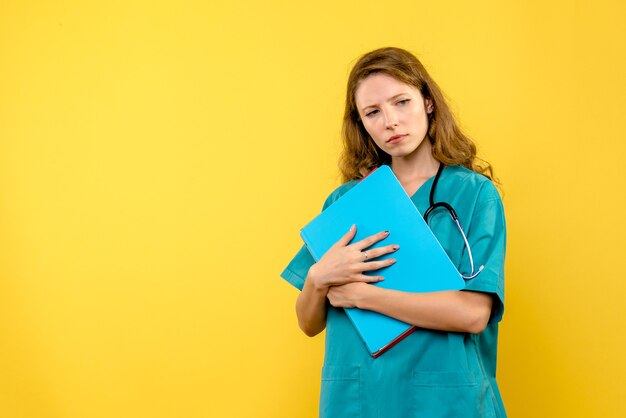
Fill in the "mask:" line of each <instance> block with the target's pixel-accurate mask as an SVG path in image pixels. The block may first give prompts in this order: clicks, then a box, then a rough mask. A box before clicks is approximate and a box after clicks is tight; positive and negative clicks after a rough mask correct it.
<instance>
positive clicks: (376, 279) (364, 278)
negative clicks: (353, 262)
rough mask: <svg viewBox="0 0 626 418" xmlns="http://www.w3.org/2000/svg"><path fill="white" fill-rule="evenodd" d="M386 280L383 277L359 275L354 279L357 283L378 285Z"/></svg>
mask: <svg viewBox="0 0 626 418" xmlns="http://www.w3.org/2000/svg"><path fill="white" fill-rule="evenodd" d="M383 280H385V278H384V277H383V276H368V275H367V274H359V275H358V276H355V277H354V281H355V282H363V283H376V282H382V281H383Z"/></svg>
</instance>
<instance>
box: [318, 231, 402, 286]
mask: <svg viewBox="0 0 626 418" xmlns="http://www.w3.org/2000/svg"><path fill="white" fill-rule="evenodd" d="M355 235H356V226H355V225H352V227H351V228H350V230H349V231H348V233H346V234H345V235H344V236H343V237H341V239H339V241H337V242H336V243H335V244H334V245H333V246H332V247H330V249H329V250H328V251H327V252H326V254H324V256H323V257H322V258H321V259H320V260H319V261H318V262H317V263H315V264H314V265H313V266H311V268H310V269H309V274H308V280H311V281H312V284H313V285H314V286H315V288H317V289H320V290H328V288H329V287H331V286H340V285H343V284H346V283H352V282H365V283H373V282H379V281H381V280H383V278H382V276H369V275H366V274H363V273H364V272H366V271H373V270H379V269H381V268H383V267H387V266H390V265H392V264H393V263H395V262H396V260H395V258H388V259H386V260H380V261H370V260H375V259H376V258H378V257H380V256H383V255H385V254H390V253H393V252H395V251H397V250H398V249H399V248H400V247H399V246H398V245H393V244H392V245H386V246H383V247H378V248H372V249H371V250H367V249H368V248H369V247H371V246H372V245H374V244H376V243H377V242H379V241H382V240H383V239H385V238H387V237H388V236H389V232H388V231H384V232H379V233H377V234H374V235H371V236H369V237H367V238H364V239H362V240H361V241H357V242H355V243H353V244H350V241H352V239H353V238H354V236H355ZM364 250H366V251H364Z"/></svg>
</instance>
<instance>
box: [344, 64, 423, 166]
mask: <svg viewBox="0 0 626 418" xmlns="http://www.w3.org/2000/svg"><path fill="white" fill-rule="evenodd" d="M354 96H355V97H354V98H355V102H356V106H357V110H358V112H359V116H360V117H361V121H362V122H363V126H364V127H365V129H366V130H367V132H368V133H369V134H370V136H371V137H372V139H373V140H374V142H375V143H376V145H378V147H379V148H380V149H381V150H383V151H384V152H386V153H387V154H389V155H390V156H391V157H392V158H394V157H407V156H410V155H412V154H414V153H416V152H418V150H419V149H420V147H425V146H428V147H429V146H430V142H429V141H428V140H425V138H426V132H427V131H428V113H430V112H431V111H432V100H431V99H424V98H423V97H422V94H421V93H420V92H419V90H417V89H416V88H415V87H413V86H410V85H408V84H404V83H403V82H401V81H398V80H396V79H395V78H393V77H391V76H388V75H386V74H382V73H377V74H373V75H371V76H369V77H367V78H365V79H364V80H362V81H361V82H360V84H359V86H358V88H357V89H356V93H355V95H354Z"/></svg>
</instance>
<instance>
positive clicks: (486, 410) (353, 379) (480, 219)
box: [281, 166, 506, 418]
mask: <svg viewBox="0 0 626 418" xmlns="http://www.w3.org/2000/svg"><path fill="white" fill-rule="evenodd" d="M432 183H433V177H431V178H430V179H428V180H427V181H426V182H425V183H424V184H422V185H421V186H420V187H419V188H418V189H417V191H416V192H415V193H414V194H413V195H412V196H411V200H412V201H413V203H414V204H415V206H416V207H417V209H418V210H419V211H420V213H422V214H423V213H424V212H425V211H426V209H427V208H428V206H429V193H430V187H431V185H432ZM356 184H357V182H356V181H351V182H348V183H345V184H343V185H342V186H340V187H339V188H337V189H336V190H335V191H334V192H333V193H331V195H330V196H329V197H328V199H327V200H326V202H325V203H324V209H325V208H326V207H328V206H330V205H331V204H332V203H333V202H334V201H336V200H337V199H339V198H340V197H341V196H342V195H343V194H344V193H346V192H347V191H348V190H350V189H351V188H352V187H354V186H355V185H356ZM435 200H437V201H440V200H442V201H446V202H447V203H449V204H450V205H452V207H454V209H455V210H456V212H457V214H458V216H459V220H460V222H461V225H462V226H463V228H464V231H465V233H466V234H467V236H468V240H469V242H470V245H471V247H472V251H473V252H474V259H475V262H476V263H478V264H479V265H480V264H482V265H484V266H485V268H484V270H483V271H482V272H481V274H479V275H478V277H476V278H475V279H472V280H470V281H468V282H466V288H465V290H469V291H479V292H486V293H490V294H492V295H493V298H494V304H493V310H492V315H491V318H490V321H489V324H488V325H487V328H486V329H485V330H484V331H483V332H482V333H481V334H467V333H454V332H444V331H434V330H427V329H418V330H417V331H415V332H414V333H412V334H411V335H409V336H408V337H407V338H405V339H404V340H403V341H401V342H400V343H399V344H398V345H396V346H395V347H393V348H392V349H391V350H389V351H388V352H386V353H385V354H383V355H382V356H380V357H379V358H376V359H374V358H372V357H371V356H370V355H369V352H368V351H367V349H366V348H365V345H364V344H363V342H362V341H361V339H360V338H359V335H358V334H357V332H356V331H355V329H354V327H353V326H352V323H351V322H350V320H349V319H348V317H347V316H346V314H345V313H344V311H343V309H337V308H334V307H332V306H330V305H329V306H328V314H327V319H326V344H325V355H324V364H323V367H322V389H321V397H320V417H325V418H326V417H328V418H331V417H333V418H334V417H337V418H339V417H341V418H350V417H361V418H370V417H385V418H394V417H407V418H411V417H427V418H433V417H457V416H458V417H505V416H506V413H505V411H504V406H503V404H502V400H501V397H500V393H499V390H498V386H497V383H496V380H495V372H496V367H495V366H496V356H497V336H498V322H499V321H500V320H501V318H502V313H503V309H504V255H505V244H506V230H505V219H504V210H503V207H502V202H501V200H500V196H499V194H498V192H497V190H496V188H495V187H494V186H493V184H492V183H491V181H489V180H488V179H487V178H486V177H484V176H482V175H479V174H477V173H474V172H473V171H470V170H468V169H465V168H463V167H458V166H450V167H446V169H445V170H444V171H443V173H442V175H441V178H440V180H439V183H438V185H437V190H436V195H435ZM430 226H431V229H432V230H433V233H434V234H435V236H436V237H437V239H438V240H439V242H440V243H441V244H442V246H443V248H444V249H445V250H446V252H447V253H448V256H449V257H450V259H451V260H452V261H453V263H454V264H455V265H456V266H457V268H458V269H459V271H468V266H469V261H468V258H467V254H466V252H465V250H464V245H463V244H464V243H463V238H462V237H461V235H460V234H459V231H458V229H457V228H456V226H455V225H454V224H453V223H452V221H451V220H450V217H449V215H448V214H447V212H441V213H433V214H432V216H431V219H430ZM314 263H315V261H314V259H313V257H312V256H311V255H310V253H309V252H308V250H307V249H306V247H305V246H303V247H302V248H301V249H300V251H299V252H298V253H297V254H296V256H295V257H294V258H293V259H292V261H291V262H290V263H289V265H288V266H287V267H286V268H285V270H284V271H283V272H282V274H281V276H282V277H283V278H284V279H285V280H287V281H288V282H290V283H291V284H293V285H294V286H296V287H297V288H298V289H300V290H301V289H302V287H303V286H304V281H305V280H306V276H307V273H308V270H309V268H310V267H311V266H312V265H313V264H314Z"/></svg>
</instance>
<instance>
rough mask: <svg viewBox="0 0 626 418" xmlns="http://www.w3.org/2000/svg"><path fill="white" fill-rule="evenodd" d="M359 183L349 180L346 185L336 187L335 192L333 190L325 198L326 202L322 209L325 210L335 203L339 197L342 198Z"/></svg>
mask: <svg viewBox="0 0 626 418" xmlns="http://www.w3.org/2000/svg"><path fill="white" fill-rule="evenodd" d="M358 183H359V182H358V181H357V180H351V181H349V182H347V183H344V184H342V185H341V186H339V187H337V188H336V189H335V190H333V192H332V193H331V194H330V195H329V196H328V197H327V198H326V201H325V202H324V208H323V209H326V208H327V207H329V206H330V205H332V204H333V203H335V202H336V201H337V200H338V199H339V198H340V197H341V196H343V195H344V194H346V193H347V192H348V191H349V190H350V189H352V188H353V187H354V186H356V185H357V184H358Z"/></svg>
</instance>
